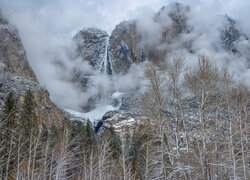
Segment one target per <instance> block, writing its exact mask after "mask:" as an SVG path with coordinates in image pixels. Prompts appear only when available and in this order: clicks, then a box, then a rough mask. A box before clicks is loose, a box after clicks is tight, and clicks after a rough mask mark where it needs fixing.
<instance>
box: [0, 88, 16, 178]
mask: <svg viewBox="0 0 250 180" xmlns="http://www.w3.org/2000/svg"><path fill="white" fill-rule="evenodd" d="M16 117H17V116H16V101H15V98H14V96H13V94H12V93H11V92H10V93H9V94H8V95H7V97H6V100H5V102H4V108H3V117H2V118H1V119H2V120H1V124H2V131H1V142H2V143H3V144H2V145H1V146H2V147H1V149H2V151H1V152H0V154H1V157H3V163H4V164H3V166H2V176H3V177H4V178H5V179H7V178H8V176H9V172H10V171H11V170H12V169H13V164H14V163H15V160H14V158H13V155H14V154H13V148H14V147H13V145H14V144H15V143H14V141H15V130H16Z"/></svg>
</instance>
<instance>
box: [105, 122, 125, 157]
mask: <svg viewBox="0 0 250 180" xmlns="http://www.w3.org/2000/svg"><path fill="white" fill-rule="evenodd" d="M104 137H105V138H107V140H109V141H110V143H109V146H110V149H111V151H112V153H111V154H112V157H113V158H114V159H116V160H118V159H119V157H120V155H121V153H122V149H121V139H120V136H119V135H118V134H117V133H116V132H115V128H114V127H113V126H111V127H110V128H109V129H108V130H107V131H106V132H105V133H104Z"/></svg>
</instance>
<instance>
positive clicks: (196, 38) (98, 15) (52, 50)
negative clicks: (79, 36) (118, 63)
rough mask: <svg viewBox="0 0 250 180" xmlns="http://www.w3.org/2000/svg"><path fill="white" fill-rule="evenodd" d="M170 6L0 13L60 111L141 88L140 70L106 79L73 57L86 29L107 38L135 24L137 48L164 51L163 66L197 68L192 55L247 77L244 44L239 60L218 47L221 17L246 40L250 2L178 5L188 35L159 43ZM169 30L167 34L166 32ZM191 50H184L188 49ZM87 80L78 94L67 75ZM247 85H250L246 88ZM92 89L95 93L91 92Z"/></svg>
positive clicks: (32, 6) (30, 5)
mask: <svg viewBox="0 0 250 180" xmlns="http://www.w3.org/2000/svg"><path fill="white" fill-rule="evenodd" d="M173 2H174V1H172V0H169V1H163V0H147V1H145V0H136V1H129V0H116V1H115V0H107V1H106V0H105V1H104V0H93V1H91V0H84V1H83V0H75V1H70V0H55V1H49V0H45V1H43V0H38V1H36V0H19V1H16V0H0V8H1V9H2V13H3V15H4V16H5V17H6V18H7V20H8V21H9V23H11V24H14V25H15V26H16V27H17V29H18V31H19V34H20V37H21V39H22V42H23V45H24V47H25V50H26V53H27V57H28V60H29V63H30V65H31V67H32V68H33V70H34V72H35V74H36V76H37V78H38V80H39V82H40V83H41V84H42V85H43V86H45V87H46V88H47V89H48V91H49V92H50V95H51V98H52V100H53V101H54V102H55V104H57V105H58V106H60V107H63V108H68V109H74V110H79V111H80V110H81V107H82V106H84V105H85V104H86V103H87V102H88V99H89V98H90V97H92V96H93V95H95V94H97V93H98V90H99V89H101V90H102V91H104V92H114V91H122V92H123V91H130V90H134V89H138V88H141V87H143V86H144V81H143V66H144V64H142V65H140V64H137V65H136V64H135V65H132V66H131V68H130V70H129V71H128V73H127V74H126V75H124V76H119V77H116V78H113V79H112V78H111V77H109V76H105V75H103V74H100V72H97V71H95V70H93V68H92V67H91V66H90V65H89V64H88V63H87V62H84V61H82V60H80V59H77V58H76V57H75V54H74V51H75V45H74V42H73V40H72V37H73V36H74V35H75V33H76V32H78V31H79V30H81V29H83V28H87V27H97V28H99V29H103V30H105V31H107V32H108V33H109V34H110V33H111V32H112V30H113V29H114V27H115V25H117V24H118V23H119V22H121V21H123V20H128V19H136V20H137V31H138V33H139V34H140V35H141V37H142V39H143V40H142V41H140V43H139V44H138V46H139V47H142V48H143V47H145V46H154V47H156V49H159V50H162V49H164V50H166V52H167V53H166V57H165V60H166V61H169V59H172V58H173V57H174V56H175V55H176V54H181V55H183V56H185V57H186V58H185V59H186V62H185V63H186V64H187V65H192V64H193V63H194V62H196V61H195V60H196V55H197V54H200V53H206V54H207V55H209V56H212V57H213V59H214V60H215V61H216V64H217V65H218V66H220V67H227V68H228V69H229V70H230V71H231V72H234V73H235V74H237V76H238V78H239V79H243V80H245V81H248V78H249V77H250V70H249V69H248V68H247V67H248V66H249V58H250V55H249V52H250V51H249V50H250V44H249V41H247V40H245V39H240V40H238V41H237V42H235V46H236V47H237V49H239V52H240V55H239V54H232V53H229V52H226V51H225V50H224V49H222V48H221V47H220V46H219V38H220V30H221V29H223V26H224V23H225V22H224V17H225V15H228V16H229V17H231V18H233V19H235V21H236V25H237V28H238V29H239V31H240V32H242V33H244V34H245V35H246V36H248V37H250V31H249V29H250V22H249V21H248V17H249V15H250V12H249V10H248V7H250V2H249V1H248V0H239V1H234V0H229V1H227V2H225V1H222V0H219V1H215V0H212V1H204V0H185V1H184V0H181V1H179V2H180V3H183V6H181V7H182V8H183V11H185V18H186V26H187V29H188V30H187V31H184V32H181V33H179V34H178V35H176V37H175V38H173V39H168V40H167V41H164V42H162V41H161V35H162V33H163V31H164V29H165V28H166V27H168V26H170V27H171V26H172V23H173V22H172V21H171V19H170V17H169V16H168V12H169V11H171V10H172V9H171V6H172V4H173ZM163 5H166V6H167V5H170V6H169V7H170V8H169V7H168V8H167V9H166V12H167V13H166V14H164V13H163V14H161V15H160V18H159V20H158V21H157V22H156V21H155V20H154V18H155V16H156V14H157V12H158V10H159V9H160V8H161V7H162V6H163ZM171 30H173V29H170V31H171ZM190 42H191V45H188V47H187V46H186V44H188V43H190ZM73 70H74V71H81V73H82V74H88V75H90V76H91V77H93V79H94V81H95V85H94V86H90V87H88V89H87V90H86V91H84V92H83V91H82V90H81V89H80V88H79V87H77V86H75V85H74V84H73V83H72V82H71V79H72V71H73ZM248 83H249V82H248ZM96 87H97V88H96Z"/></svg>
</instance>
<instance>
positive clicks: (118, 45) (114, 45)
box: [110, 21, 145, 74]
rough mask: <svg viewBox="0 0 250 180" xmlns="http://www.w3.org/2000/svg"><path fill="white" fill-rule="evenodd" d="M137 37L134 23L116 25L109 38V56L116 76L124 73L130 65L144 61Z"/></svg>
mask: <svg viewBox="0 0 250 180" xmlns="http://www.w3.org/2000/svg"><path fill="white" fill-rule="evenodd" d="M139 38H140V37H139V35H138V33H137V29H136V21H124V22H121V23H120V24H118V25H117V26H116V27H115V29H114V30H113V31H112V33H111V36H110V56H111V59H112V63H113V69H114V72H115V73H116V74H120V73H125V72H127V70H128V69H129V67H130V66H131V64H132V63H138V62H142V61H144V60H145V56H144V52H143V51H142V50H140V49H139V48H138V43H139Z"/></svg>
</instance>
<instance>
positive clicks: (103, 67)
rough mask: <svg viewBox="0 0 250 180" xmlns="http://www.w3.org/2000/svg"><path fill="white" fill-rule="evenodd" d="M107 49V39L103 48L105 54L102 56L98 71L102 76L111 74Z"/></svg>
mask: <svg viewBox="0 0 250 180" xmlns="http://www.w3.org/2000/svg"><path fill="white" fill-rule="evenodd" d="M108 48H109V37H107V38H106V46H105V52H104V56H103V60H102V63H101V69H100V71H101V72H103V73H104V74H112V68H111V67H112V63H111V61H110V58H109V55H108Z"/></svg>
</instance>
